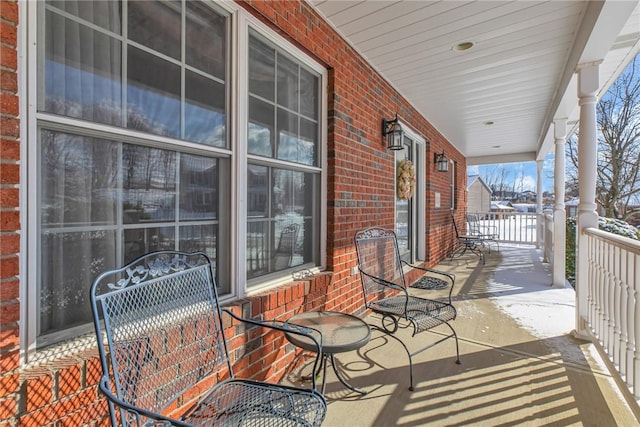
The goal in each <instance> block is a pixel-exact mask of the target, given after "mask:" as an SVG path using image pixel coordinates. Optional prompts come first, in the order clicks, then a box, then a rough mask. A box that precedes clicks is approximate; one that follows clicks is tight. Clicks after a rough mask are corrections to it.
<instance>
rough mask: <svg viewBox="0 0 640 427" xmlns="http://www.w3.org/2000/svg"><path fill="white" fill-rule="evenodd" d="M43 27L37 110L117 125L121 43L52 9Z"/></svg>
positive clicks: (119, 115)
mask: <svg viewBox="0 0 640 427" xmlns="http://www.w3.org/2000/svg"><path fill="white" fill-rule="evenodd" d="M45 28H46V33H45V57H44V64H43V65H44V76H43V78H44V85H43V86H44V94H43V95H44V96H43V97H42V98H41V102H40V103H39V105H40V106H41V108H43V109H44V110H45V111H48V112H51V113H55V114H61V115H65V116H70V117H77V118H81V119H85V120H91V121H95V122H99V123H106V124H112V125H118V126H121V125H122V105H121V104H122V95H121V81H122V78H121V64H122V60H121V50H120V49H121V48H120V43H119V42H118V41H117V40H115V39H112V38H110V37H109V36H107V35H105V34H101V33H98V32H96V31H94V30H91V29H90V28H88V27H86V26H84V25H80V24H78V23H76V22H73V21H71V20H69V19H65V18H63V17H61V16H59V15H56V14H54V13H52V12H47V13H46V22H45ZM41 59H42V58H41Z"/></svg>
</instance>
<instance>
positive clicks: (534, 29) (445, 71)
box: [310, 0, 640, 164]
mask: <svg viewBox="0 0 640 427" xmlns="http://www.w3.org/2000/svg"><path fill="white" fill-rule="evenodd" d="M310 2H311V4H312V5H313V6H314V7H315V8H316V9H317V11H318V12H319V13H320V14H321V15H322V16H324V17H325V19H326V20H327V21H329V22H330V23H331V24H332V25H333V26H334V28H336V30H337V31H338V32H339V33H340V34H341V35H342V36H343V37H344V38H345V39H346V40H347V41H348V42H349V43H350V44H351V45H352V46H353V47H354V48H355V49H356V50H357V51H358V52H359V53H360V54H361V55H362V56H363V57H364V58H366V59H367V60H368V61H369V63H371V64H372V65H373V67H374V68H375V69H376V70H378V72H380V73H381V74H382V75H383V76H384V77H385V78H386V79H387V80H388V81H389V82H390V83H391V85H393V86H394V87H395V88H396V89H397V90H398V91H399V92H400V93H401V94H402V95H403V96H404V97H405V98H407V99H408V100H409V101H410V102H411V104H412V105H413V106H414V107H415V108H416V109H417V110H418V111H419V112H420V113H421V114H422V115H424V116H425V117H426V118H427V119H428V120H429V121H430V122H431V123H432V124H433V125H434V126H435V127H436V128H437V129H438V130H439V131H440V132H441V133H442V134H443V135H444V136H445V137H446V138H447V139H448V140H449V141H451V142H452V143H453V145H454V146H456V148H458V149H459V150H460V151H461V152H462V153H463V154H464V155H465V156H466V157H467V159H468V162H469V164H482V163H499V162H509V161H523V160H536V159H542V158H544V155H546V154H547V153H548V152H549V151H551V150H553V128H552V126H553V120H554V118H567V119H568V121H569V123H570V125H571V126H572V127H575V123H576V122H577V119H578V118H579V111H578V108H577V93H576V74H575V70H576V67H577V66H578V64H583V63H588V62H593V61H600V60H603V62H602V64H601V65H600V82H601V86H602V90H603V91H604V90H606V88H607V87H608V86H609V85H610V84H611V83H612V81H613V80H615V77H616V76H617V75H618V74H620V72H621V71H622V70H623V69H624V66H626V64H627V63H628V62H629V61H630V60H632V59H633V57H634V56H635V55H636V54H637V53H638V51H639V50H640V41H639V40H640V6H639V2H638V1H636V0H607V1H581V0H575V1H562V0H552V1H484V0H480V1H462V0H445V1H428V0H419V1H409V0H399V1H391V0H365V1H350V0H311V1H310ZM463 42H472V43H474V46H473V47H472V48H471V49H469V50H467V51H464V52H458V51H455V50H454V49H453V47H454V46H455V45H457V44H458V43H463ZM488 122H493V124H492V125H488V124H487V123H488Z"/></svg>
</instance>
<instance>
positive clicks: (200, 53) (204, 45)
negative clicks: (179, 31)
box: [185, 1, 227, 81]
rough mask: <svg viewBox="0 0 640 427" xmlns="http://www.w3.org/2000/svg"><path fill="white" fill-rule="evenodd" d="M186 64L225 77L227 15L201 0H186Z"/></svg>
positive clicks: (224, 79) (220, 77) (223, 78)
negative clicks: (214, 9)
mask: <svg viewBox="0 0 640 427" xmlns="http://www.w3.org/2000/svg"><path fill="white" fill-rule="evenodd" d="M185 50H186V52H185V55H186V59H187V64H189V65H191V66H194V67H195V68H197V69H199V70H201V71H204V72H206V73H208V74H211V75H214V76H216V77H217V78H219V79H220V80H223V81H226V68H227V65H226V63H227V52H226V51H227V18H226V17H224V16H221V15H219V14H217V13H215V12H214V11H213V10H212V9H211V8H210V7H208V6H206V5H204V4H203V3H200V2H194V1H188V2H187V26H186V46H185Z"/></svg>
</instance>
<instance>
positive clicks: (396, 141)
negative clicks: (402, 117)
mask: <svg viewBox="0 0 640 427" xmlns="http://www.w3.org/2000/svg"><path fill="white" fill-rule="evenodd" d="M403 133H404V132H403V130H402V126H400V123H398V113H396V118H395V119H393V120H387V119H382V136H386V137H387V149H388V150H402V149H403V148H404V146H403V145H402V134H403Z"/></svg>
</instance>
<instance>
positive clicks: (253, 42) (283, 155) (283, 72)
mask: <svg viewBox="0 0 640 427" xmlns="http://www.w3.org/2000/svg"><path fill="white" fill-rule="evenodd" d="M249 49H250V54H249V69H250V72H249V124H248V132H249V153H251V154H257V155H260V156H264V157H270V158H277V159H280V160H288V161H291V162H295V163H301V164H305V165H310V166H315V165H317V164H318V141H319V134H318V132H319V128H318V126H317V123H318V107H317V104H318V99H319V93H318V88H319V86H318V81H319V78H318V76H317V75H314V74H312V73H311V72H309V71H308V70H305V69H304V68H303V67H302V65H301V64H299V63H297V62H295V61H294V60H292V59H291V58H289V57H288V56H287V55H286V54H285V53H283V52H281V51H280V50H274V48H272V47H270V46H268V45H267V44H266V43H265V42H263V41H261V40H260V39H259V38H258V37H256V36H254V35H251V36H250V37H249ZM273 76H277V80H276V79H275V78H274V77H273ZM274 90H275V93H277V100H275V102H274V101H273V98H274V97H273V93H274ZM276 108H277V116H276V117H274V111H275V109H276ZM303 122H304V123H303ZM267 129H269V130H271V129H277V131H276V132H275V134H276V135H278V140H277V141H272V140H271V138H273V136H274V132H269V134H268V136H269V139H267V132H266V131H267ZM283 135H284V137H283ZM267 143H268V144H267Z"/></svg>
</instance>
